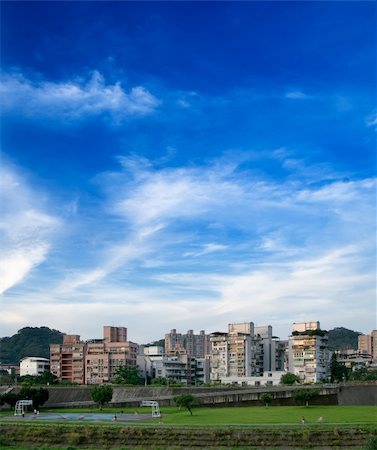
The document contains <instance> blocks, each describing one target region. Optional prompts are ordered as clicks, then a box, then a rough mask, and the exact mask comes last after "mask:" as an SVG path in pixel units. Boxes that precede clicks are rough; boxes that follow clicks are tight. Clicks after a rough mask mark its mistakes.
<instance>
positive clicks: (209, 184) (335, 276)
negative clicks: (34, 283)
mask: <svg viewBox="0 0 377 450" xmlns="http://www.w3.org/2000/svg"><path fill="white" fill-rule="evenodd" d="M278 156H279V161H280V162H281V164H282V165H283V164H285V160H286V159H287V158H290V159H292V158H293V155H292V154H291V153H290V152H288V151H286V152H279V155H278ZM271 157H272V158H276V155H275V153H274V152H272V153H271ZM120 161H121V166H122V167H121V168H120V169H119V170H117V171H112V172H105V173H102V174H100V175H98V177H97V178H96V180H95V181H96V183H97V186H98V187H99V188H100V189H101V190H103V192H104V193H105V197H104V198H105V202H104V203H103V204H102V205H101V207H100V209H99V210H98V211H97V213H98V215H97V216H96V217H97V219H96V220H98V222H101V226H103V225H104V224H105V225H106V227H108V229H109V230H110V229H111V230H113V229H114V228H115V229H116V234H115V235H114V234H111V238H110V234H108V235H107V238H106V239H105V240H103V241H99V245H96V246H95V248H93V249H92V250H91V254H90V258H88V259H87V264H86V265H85V267H84V266H80V265H79V264H77V265H75V261H71V262H70V266H68V268H67V264H68V262H67V261H65V262H64V265H65V269H64V271H61V272H60V277H58V278H56V279H55V280H53V283H52V284H51V285H50V288H49V292H48V297H49V300H48V301H50V300H51V299H55V303H54V304H50V305H49V306H48V308H47V309H46V310H45V309H44V313H45V314H46V315H47V316H45V317H48V315H49V314H50V315H51V318H52V317H53V315H54V314H55V313H56V311H57V309H58V306H59V305H61V306H62V308H63V309H64V311H66V317H71V316H72V315H74V311H77V307H78V303H80V305H81V306H80V307H79V308H81V310H82V311H84V310H85V309H87V308H88V306H87V305H88V304H90V305H91V306H92V305H93V307H94V309H95V311H96V312H97V313H96V314H97V316H96V317H97V318H95V317H94V316H95V315H93V320H94V322H96V325H93V326H92V328H93V332H95V329H96V328H97V329H98V328H100V327H101V326H102V325H103V321H104V320H108V323H111V317H114V312H116V314H119V317H121V316H122V314H124V313H123V312H122V311H124V310H127V321H130V323H131V322H132V318H135V321H138V320H139V319H138V315H140V314H143V318H144V319H143V320H144V323H148V324H149V325H148V327H149V328H148V329H149V332H150V336H146V335H145V331H144V330H143V331H142V332H141V331H139V330H135V331H134V332H133V333H134V334H133V339H135V340H136V341H137V340H138V339H140V340H143V339H149V338H150V339H153V338H155V337H156V336H158V335H160V334H161V333H162V331H161V328H163V329H164V331H165V330H166V329H168V328H169V327H170V326H171V324H173V325H174V326H176V327H188V328H189V327H192V323H193V322H194V323H195V324H197V325H196V326H198V327H201V328H206V329H210V331H213V330H214V329H216V328H218V329H222V328H224V327H225V326H226V323H227V321H243V320H254V321H255V322H256V323H259V324H261V323H271V324H272V325H273V326H274V330H276V332H277V333H279V334H281V333H283V331H282V330H283V329H285V328H287V327H288V326H289V322H291V321H295V320H296V321H297V320H301V319H302V320H311V319H313V317H314V318H315V319H316V318H319V319H321V321H322V322H323V321H324V317H326V320H327V321H329V322H330V323H331V324H332V323H337V322H336V319H337V317H336V311H337V310H338V309H339V304H340V303H339V302H340V301H341V305H342V308H343V309H347V311H349V313H347V314H348V319H349V322H346V319H344V320H343V322H342V325H343V326H350V327H351V326H352V325H351V324H352V320H354V318H358V319H359V320H360V323H361V321H362V317H361V316H362V314H364V311H365V310H368V308H369V309H370V308H371V307H372V305H373V304H374V292H375V279H374V270H373V267H374V265H375V237H374V230H375V215H374V213H373V211H375V187H376V185H375V180H373V179H361V180H356V179H355V180H348V179H342V178H341V177H339V176H338V175H337V174H335V173H333V174H329V173H328V171H326V172H324V177H325V178H324V179H320V171H319V170H318V171H317V170H310V168H309V167H306V166H305V163H304V161H301V163H300V164H293V165H290V166H289V170H290V171H291V173H290V174H289V175H287V178H286V179H285V180H283V181H278V180H275V181H272V180H271V179H269V178H268V177H264V176H263V175H261V174H260V173H259V175H258V176H256V175H255V174H254V173H253V172H252V171H251V172H248V173H245V170H244V169H243V170H240V169H239V167H238V166H237V163H236V162H235V163H234V164H228V165H227V168H226V170H224V166H222V165H219V164H217V163H216V161H215V162H213V163H211V164H208V165H205V166H196V167H195V166H191V167H175V168H172V167H170V168H166V167H165V168H158V167H155V166H154V165H153V163H152V162H151V161H148V160H146V159H143V158H141V159H140V160H138V159H137V158H136V157H135V156H132V157H131V158H130V160H128V158H121V159H120ZM307 171H309V172H311V176H310V177H308V176H307V175H306V172H307ZM329 175H332V176H329ZM315 176H317V183H314V182H313V179H314V178H315ZM76 214H78V215H79V214H80V208H78V210H77V212H76ZM46 223H47V224H48V223H49V222H48V220H47V222H46ZM90 232H92V233H93V232H95V217H92V220H91V230H90ZM112 233H113V231H112ZM83 234H86V233H85V231H84V232H83ZM47 243H48V241H47ZM46 255H47V253H45V254H44V255H42V257H40V258H42V259H43V258H44V259H43V260H44V261H46ZM42 259H41V260H42ZM88 261H89V262H88ZM46 262H47V261H46ZM30 264H32V263H30ZM21 287H22V285H21ZM21 292H22V291H21ZM30 295H31V294H29V298H35V301H36V305H39V306H36V308H37V309H38V308H44V306H43V298H45V297H46V293H43V292H42V289H41V288H37V289H36V291H35V293H34V297H33V295H31V296H30ZM103 299H106V301H105V302H104V301H103ZM360 304H362V305H363V309H362V310H361V309H360ZM193 305H200V307H197V308H196V307H195V306H193ZM281 308H284V311H285V314H284V325H282V323H281V322H282V319H281V316H280V315H279V313H278V312H277V311H279V310H281ZM167 310H168V311H169V318H167V317H166V313H165V312H166V311H167ZM109 311H111V312H109ZM9 314H10V316H9V317H8V319H7V318H6V317H5V318H4V320H15V319H14V317H15V316H14V315H17V311H16V310H12V308H8V315H9ZM17 317H18V316H17ZM17 320H20V321H22V317H18V319H17ZM287 322H288V325H287ZM55 323H56V322H55ZM62 323H63V322H62ZM55 326H56V325H55ZM323 326H327V325H326V322H324V324H323ZM77 327H79V321H77ZM61 329H63V330H67V326H64V324H62V325H61ZM73 331H74V330H73ZM138 333H139V334H138ZM88 337H90V336H88Z"/></svg>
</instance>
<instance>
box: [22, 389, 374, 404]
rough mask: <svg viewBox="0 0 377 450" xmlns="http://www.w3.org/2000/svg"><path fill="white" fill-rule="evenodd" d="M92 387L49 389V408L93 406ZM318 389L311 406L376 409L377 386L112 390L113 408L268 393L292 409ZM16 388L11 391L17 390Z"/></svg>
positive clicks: (255, 398)
mask: <svg viewBox="0 0 377 450" xmlns="http://www.w3.org/2000/svg"><path fill="white" fill-rule="evenodd" d="M92 387H93V386H75V387H66V386H64V387H60V386H49V387H48V390H49V399H48V401H47V402H46V403H45V406H46V407H48V408H54V407H55V408H56V407H73V406H86V407H88V406H94V402H93V401H92V399H91V395H90V390H91V389H92ZM303 388H305V389H320V397H318V398H316V399H314V400H313V402H312V403H313V404H321V405H337V404H339V405H350V406H351V405H376V404H377V383H370V384H364V385H359V384H358V385H356V384H355V385H348V384H347V385H344V386H343V385H341V386H339V385H337V384H326V385H323V386H318V385H311V386H272V387H242V388H240V387H211V388H208V387H207V388H201V387H197V388H194V387H187V388H171V387H149V386H134V387H122V386H114V387H113V390H114V394H113V400H112V404H113V405H116V406H138V405H139V404H140V402H141V401H142V400H158V402H159V403H160V405H161V406H169V405H174V404H175V403H174V397H175V396H177V395H180V394H183V393H190V394H192V395H194V396H195V397H197V398H199V399H200V403H201V404H202V405H203V406H241V405H245V406H246V405H260V404H261V400H260V396H261V395H262V394H263V393H265V392H267V393H269V394H270V395H271V396H272V397H273V404H274V405H284V406H287V405H293V404H295V403H294V400H293V397H292V395H293V392H294V391H295V390H297V389H303ZM18 389H19V388H15V389H14V390H18Z"/></svg>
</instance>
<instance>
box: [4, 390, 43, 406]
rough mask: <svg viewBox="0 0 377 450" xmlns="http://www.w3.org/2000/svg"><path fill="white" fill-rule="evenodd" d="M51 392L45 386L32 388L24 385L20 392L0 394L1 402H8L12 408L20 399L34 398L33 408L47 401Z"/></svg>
mask: <svg viewBox="0 0 377 450" xmlns="http://www.w3.org/2000/svg"><path fill="white" fill-rule="evenodd" d="M48 397H49V392H48V390H47V389H45V388H39V389H36V388H32V387H30V386H24V387H23V388H22V389H21V390H20V392H18V393H13V392H8V393H6V394H3V395H1V396H0V404H6V403H7V404H8V405H9V406H10V408H14V406H15V405H16V403H17V401H18V400H33V408H37V409H38V408H39V407H40V406H42V405H43V404H44V403H46V402H47V400H48Z"/></svg>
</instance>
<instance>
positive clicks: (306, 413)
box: [0, 406, 377, 426]
mask: <svg viewBox="0 0 377 450" xmlns="http://www.w3.org/2000/svg"><path fill="white" fill-rule="evenodd" d="M121 410H123V411H124V413H128V414H130V413H131V414H134V413H139V414H145V413H148V412H150V408H147V407H144V408H104V409H103V410H102V411H101V412H103V413H111V414H114V413H119V412H120V411H121ZM48 411H49V410H47V409H43V412H48ZM50 412H51V413H57V412H59V413H69V412H75V413H81V414H85V413H86V412H88V413H94V412H99V410H98V409H96V408H87V409H81V408H80V409H52V410H50ZM161 413H162V417H161V418H160V419H153V421H151V420H148V421H146V422H144V423H156V422H158V423H160V424H163V425H184V426H192V425H194V426H200V425H267V424H287V425H295V424H299V425H301V419H302V417H304V418H305V422H306V424H307V425H314V424H317V421H318V418H319V417H322V423H323V424H324V425H326V424H371V425H376V426H377V407H376V406H309V407H304V406H269V407H267V408H266V407H256V406H250V407H224V408H194V409H193V415H192V416H191V415H190V413H189V412H188V411H187V410H185V409H179V408H178V407H161ZM10 414H11V411H10V410H8V411H7V413H5V412H4V411H2V414H1V416H0V417H4V415H8V416H9V415H10ZM27 417H28V416H27ZM27 417H26V418H27ZM44 423H47V422H46V421H44ZM137 424H141V422H139V421H138V422H135V423H133V425H137Z"/></svg>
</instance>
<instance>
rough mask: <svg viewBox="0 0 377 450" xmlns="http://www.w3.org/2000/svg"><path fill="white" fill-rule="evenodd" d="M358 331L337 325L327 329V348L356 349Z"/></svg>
mask: <svg viewBox="0 0 377 450" xmlns="http://www.w3.org/2000/svg"><path fill="white" fill-rule="evenodd" d="M360 334H361V333H359V332H358V331H352V330H348V329H347V328H343V327H337V328H334V329H333V330H329V335H328V338H329V348H330V350H348V349H354V350H356V349H357V340H358V336H360Z"/></svg>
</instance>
